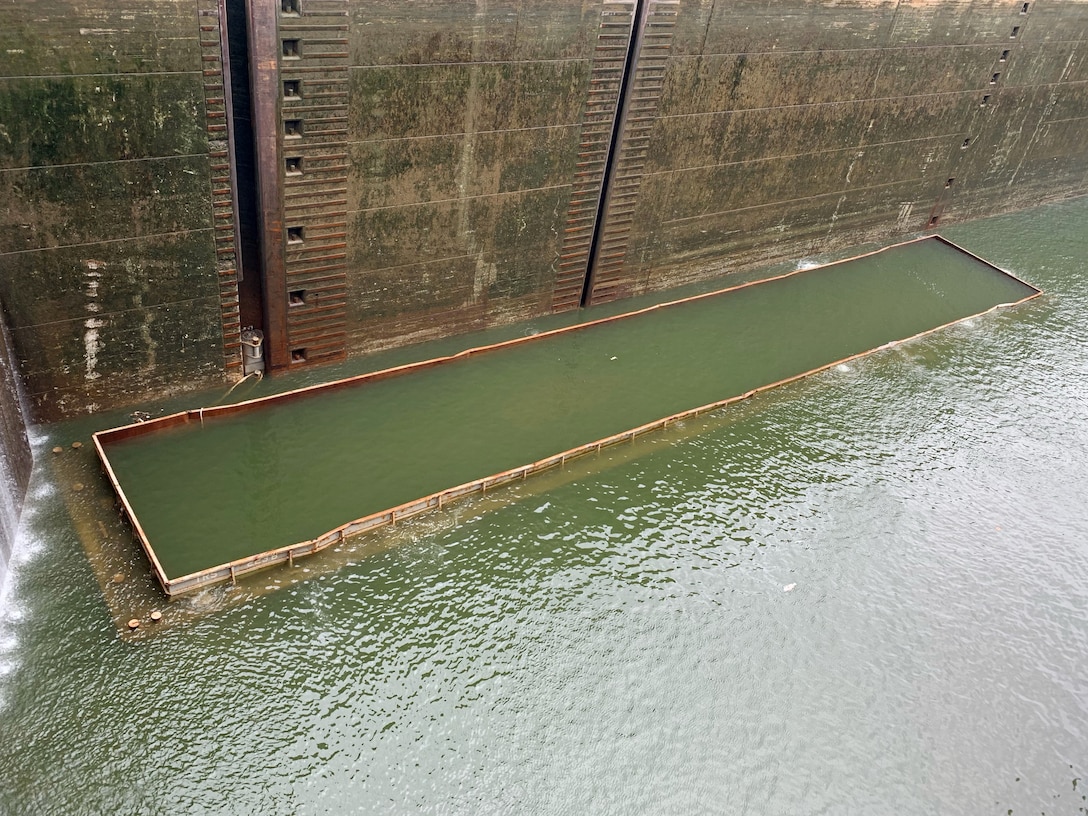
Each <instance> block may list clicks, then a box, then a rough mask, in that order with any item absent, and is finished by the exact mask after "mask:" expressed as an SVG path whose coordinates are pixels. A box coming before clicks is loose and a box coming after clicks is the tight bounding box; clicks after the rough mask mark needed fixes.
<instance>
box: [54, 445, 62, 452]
mask: <svg viewBox="0 0 1088 816" xmlns="http://www.w3.org/2000/svg"><path fill="white" fill-rule="evenodd" d="M53 453H64V448H62V447H61V446H60V445H57V446H56V447H55V448H53Z"/></svg>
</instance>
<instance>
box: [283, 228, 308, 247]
mask: <svg viewBox="0 0 1088 816" xmlns="http://www.w3.org/2000/svg"><path fill="white" fill-rule="evenodd" d="M304 238H305V229H304V228H303V227H288V228H287V243H289V244H301V243H302V241H303V240H304Z"/></svg>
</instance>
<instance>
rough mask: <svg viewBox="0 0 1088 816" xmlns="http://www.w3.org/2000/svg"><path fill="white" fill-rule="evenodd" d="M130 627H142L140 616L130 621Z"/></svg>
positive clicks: (133, 628) (134, 628)
mask: <svg viewBox="0 0 1088 816" xmlns="http://www.w3.org/2000/svg"><path fill="white" fill-rule="evenodd" d="M128 628H129V629H132V630H134V631H135V630H136V629H139V628H140V619H139V618H133V619H132V620H130V621H129V622H128Z"/></svg>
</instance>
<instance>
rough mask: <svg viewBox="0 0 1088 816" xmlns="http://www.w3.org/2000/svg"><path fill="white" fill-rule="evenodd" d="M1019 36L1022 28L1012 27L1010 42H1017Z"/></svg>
mask: <svg viewBox="0 0 1088 816" xmlns="http://www.w3.org/2000/svg"><path fill="white" fill-rule="evenodd" d="M1019 36H1020V26H1013V27H1012V34H1010V35H1009V39H1010V40H1015V39H1016V38H1017V37H1019Z"/></svg>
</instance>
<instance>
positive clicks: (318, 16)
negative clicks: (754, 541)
mask: <svg viewBox="0 0 1088 816" xmlns="http://www.w3.org/2000/svg"><path fill="white" fill-rule="evenodd" d="M228 20H229V21H231V38H232V39H235V40H237V38H238V37H239V36H240V37H241V41H242V50H241V51H240V52H239V51H238V49H237V48H236V49H235V52H236V53H234V55H233V61H232V60H231V59H225V57H224V51H223V49H222V48H221V47H220V42H221V34H222V28H223V25H224V24H225V23H226V21H228ZM239 21H241V22H242V23H245V25H242V26H240V25H238V22H239ZM241 28H244V29H245V32H244V33H240V29H241ZM0 39H3V45H4V49H5V53H6V54H7V55H8V58H7V59H6V60H5V61H4V62H3V63H0V65H2V68H0V73H3V75H4V76H3V77H2V78H0V88H2V91H0V124H2V125H3V131H2V132H0V161H2V162H3V164H2V165H0V167H2V169H0V177H2V178H3V182H2V183H3V185H4V187H3V198H2V201H3V204H2V207H3V213H4V219H5V222H4V227H5V229H3V231H2V234H3V236H4V237H3V238H0V258H2V261H0V263H2V267H0V297H3V298H4V299H5V301H6V303H7V304H8V308H9V311H10V315H11V322H12V326H13V331H14V339H15V344H16V348H17V350H18V353H19V356H20V357H21V358H22V361H23V365H24V368H25V374H26V377H27V381H28V384H29V389H28V390H29V392H30V396H31V399H32V401H33V402H34V403H35V405H36V407H37V409H38V411H39V413H40V414H42V415H60V414H64V413H72V412H75V411H82V410H93V409H94V408H96V407H104V406H106V405H110V404H119V403H125V402H128V403H131V402H136V401H138V400H140V399H144V398H147V397H148V396H151V395H156V394H161V393H163V392H164V391H168V390H170V389H179V388H184V387H191V386H193V385H197V384H204V383H207V382H208V381H210V380H214V379H222V378H224V377H229V376H232V375H234V374H235V373H236V372H237V371H238V361H239V348H238V331H239V329H240V328H241V327H242V326H243V325H254V326H257V327H258V328H262V329H264V330H265V331H266V333H267V335H268V340H267V342H268V347H269V348H268V353H269V364H270V367H271V368H272V369H273V370H275V369H282V368H289V367H295V366H305V365H312V364H315V363H320V362H323V361H327V360H332V359H338V358H342V357H343V356H345V355H348V354H353V353H360V352H363V351H367V350H372V349H376V348H380V347H385V346H390V345H397V344H404V343H408V342H412V341H415V340H420V339H425V338H430V337H436V336H442V335H446V334H451V333H457V332H464V331H468V330H471V329H475V328H481V327H484V326H488V325H493V324H497V323H503V322H509V321H512V320H516V319H519V318H525V317H530V316H534V315H541V314H546V313H549V312H552V311H565V310H570V309H575V308H578V306H579V305H580V304H582V303H593V302H603V301H608V300H613V299H616V298H621V297H625V296H628V295H631V294H636V293H639V292H643V291H647V290H652V289H661V288H666V287H669V286H673V285H677V284H681V283H684V282H688V281H692V280H697V279H702V278H706V277H710V276H712V275H717V274H721V273H722V272H726V271H729V270H731V269H736V268H739V267H742V266H751V265H754V264H759V263H765V262H767V261H770V260H774V259H779V258H786V257H800V256H803V255H807V254H812V253H816V252H821V251H826V250H829V249H833V248H837V247H843V246H848V245H852V244H857V243H859V242H863V241H871V240H877V241H884V242H888V241H892V240H894V239H897V238H899V237H900V236H902V235H903V234H906V233H911V232H916V231H919V230H922V229H925V228H927V227H929V226H933V227H936V226H940V225H943V224H945V223H948V222H953V221H957V220H964V219H969V218H976V217H980V216H983V215H988V214H992V213H997V212H1003V211H1009V210H1015V209H1018V208H1023V207H1026V206H1030V205H1034V204H1036V203H1038V202H1040V201H1043V200H1048V199H1053V198H1060V197H1065V196H1071V195H1078V194H1083V193H1084V192H1085V191H1086V190H1088V142H1086V141H1085V140H1084V139H1083V138H1080V135H1081V134H1082V133H1083V130H1084V127H1085V122H1086V117H1088V82H1086V80H1088V64H1086V62H1088V42H1086V40H1088V2H1085V0H1033V1H1032V2H1028V3H1025V2H1023V0H1020V1H1019V2H1009V0H931V1H930V2H925V1H924V0H914V2H893V1H892V0H885V1H882V0H855V2H845V3H844V2H831V0H824V1H823V2H820V1H819V0H783V1H782V2H776V3H773V4H769V3H766V2H754V1H749V0H732V1H731V2H725V1H724V0H671V1H670V0H641V2H635V0H626V2H621V1H619V0H617V1H616V2H602V1H601V0H596V1H595V2H590V1H589V0H585V1H584V2H575V1H574V0H547V1H545V0H488V2H483V0H414V1H413V2H405V0H368V2H362V0H275V1H274V2H271V1H270V0H250V2H249V4H248V5H247V4H246V3H245V2H243V1H242V0H190V1H189V2H181V1H180V0H117V1H115V2H110V3H105V2H101V0H91V2H87V0H36V2H34V3H23V4H21V5H13V6H5V7H4V8H3V10H0ZM246 49H248V52H247V51H246ZM232 66H233V67H232ZM224 68H228V69H231V70H233V71H234V78H235V86H236V89H237V90H239V94H236V96H238V98H239V99H243V98H244V96H245V94H246V93H249V95H250V96H251V98H252V108H250V107H249V105H248V104H245V102H246V101H247V100H244V99H243V103H242V104H237V105H236V106H235V108H234V110H233V113H234V114H235V120H236V121H235V124H236V125H239V127H236V128H235V129H234V130H233V131H230V132H231V133H235V134H238V133H240V134H242V135H243V138H241V139H240V140H239V141H238V144H235V145H233V147H232V145H231V144H230V143H229V142H228V141H227V135H228V124H229V122H230V120H231V116H230V114H231V113H232V111H231V109H230V100H229V99H228V98H227V94H226V93H225V90H224V80H223V70H224ZM243 69H245V70H243ZM240 77H243V80H241V82H242V84H241V86H239V82H240V80H239V78H240ZM617 111H620V113H621V116H620V118H619V120H617V115H616V114H617ZM241 120H245V121H241ZM250 123H252V128H253V135H252V138H250V137H249V135H248V131H246V130H245V128H246V127H248V126H249V124H250ZM232 163H233V165H234V168H235V170H238V169H239V168H241V170H242V172H241V173H240V175H239V178H240V179H242V181H241V182H240V183H234V184H232V181H231V172H230V171H231V166H232ZM247 168H250V169H247ZM251 171H252V172H251ZM247 173H250V174H251V175H253V176H254V177H253V178H252V179H250V180H248V181H247V180H246V179H248V178H250V177H249V176H247ZM602 189H604V190H605V191H606V194H605V196H604V200H603V202H602V201H600V200H599V199H600V194H601V190H602ZM247 196H248V198H247ZM247 201H248V202H249V203H248V204H247V203H246V202H247ZM236 207H239V208H241V210H242V211H243V212H242V214H241V216H240V217H239V218H238V219H237V220H235V218H234V212H235V208H236ZM247 208H248V209H247ZM236 243H237V245H238V246H241V247H243V257H242V258H241V259H239V257H238V255H237V253H236V250H235V246H236ZM246 247H249V248H250V249H249V250H246V249H245V248H246ZM239 278H240V280H239Z"/></svg>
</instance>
